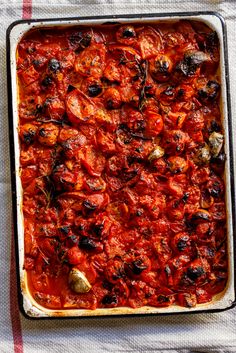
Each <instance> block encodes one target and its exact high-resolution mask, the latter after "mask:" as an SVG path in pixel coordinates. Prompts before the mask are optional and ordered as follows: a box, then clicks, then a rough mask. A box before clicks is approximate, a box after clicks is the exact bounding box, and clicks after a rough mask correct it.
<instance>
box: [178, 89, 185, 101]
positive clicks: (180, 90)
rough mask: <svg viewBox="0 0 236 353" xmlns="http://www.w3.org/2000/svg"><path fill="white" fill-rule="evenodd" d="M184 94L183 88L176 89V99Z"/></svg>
mask: <svg viewBox="0 0 236 353" xmlns="http://www.w3.org/2000/svg"><path fill="white" fill-rule="evenodd" d="M184 94H185V90H184V89H183V88H180V89H179V90H178V92H177V97H176V98H177V99H178V98H182V97H183V96H184Z"/></svg>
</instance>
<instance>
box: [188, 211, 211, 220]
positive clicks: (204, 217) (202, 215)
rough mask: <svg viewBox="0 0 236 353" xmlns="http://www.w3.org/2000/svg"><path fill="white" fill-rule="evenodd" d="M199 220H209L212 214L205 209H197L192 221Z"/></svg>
mask: <svg viewBox="0 0 236 353" xmlns="http://www.w3.org/2000/svg"><path fill="white" fill-rule="evenodd" d="M198 220H203V221H209V220H210V215H209V213H208V212H204V211H197V212H195V213H194V214H193V215H192V218H191V221H193V222H194V221H198Z"/></svg>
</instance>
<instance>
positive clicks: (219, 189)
mask: <svg viewBox="0 0 236 353" xmlns="http://www.w3.org/2000/svg"><path fill="white" fill-rule="evenodd" d="M208 191H209V194H210V195H211V196H212V197H214V198H215V197H220V196H221V195H222V194H223V191H224V190H223V185H222V183H221V182H220V181H217V180H215V181H214V182H213V183H211V184H210V185H209V186H208Z"/></svg>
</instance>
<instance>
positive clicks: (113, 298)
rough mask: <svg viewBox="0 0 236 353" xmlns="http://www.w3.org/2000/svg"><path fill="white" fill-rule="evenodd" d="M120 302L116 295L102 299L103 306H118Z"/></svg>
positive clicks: (108, 295)
mask: <svg viewBox="0 0 236 353" xmlns="http://www.w3.org/2000/svg"><path fill="white" fill-rule="evenodd" d="M117 303H118V300H117V297H116V295H110V294H107V295H105V296H104V297H103V298H102V304H103V305H112V304H117Z"/></svg>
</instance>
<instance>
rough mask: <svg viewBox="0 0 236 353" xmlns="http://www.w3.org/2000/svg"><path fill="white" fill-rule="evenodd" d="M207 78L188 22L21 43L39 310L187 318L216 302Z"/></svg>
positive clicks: (215, 153)
mask: <svg viewBox="0 0 236 353" xmlns="http://www.w3.org/2000/svg"><path fill="white" fill-rule="evenodd" d="M218 66H219V43H218V38H217V34H216V33H215V32H212V30H211V29H210V28H208V27H206V26H205V25H203V24H200V23H199V22H191V23H190V22H188V21H180V22H176V23H171V24H168V23H159V24H155V25H138V24H134V25H122V26H120V25H114V26H107V27H106V26H104V27H93V28H90V27H72V28H68V29H63V30H61V29H55V28H52V29H38V30H37V29H36V30H32V31H30V32H29V33H28V34H27V35H25V36H24V37H23V38H22V40H21V41H20V43H19V45H18V53H17V73H18V81H19V119H20V120H19V121H20V123H19V136H20V140H21V153H20V163H21V180H22V187H23V212H24V227H25V238H24V239H25V263H24V269H25V270H26V272H27V277H28V283H29V288H30V291H31V293H32V296H33V297H34V299H35V300H36V301H37V302H38V303H39V304H41V305H42V306H44V307H47V308H51V309H62V308H64V309H66V308H85V309H96V308H104V307H105V308H110V307H117V306H129V307H132V308H137V307H141V306H144V305H149V306H154V307H165V306H169V305H172V304H177V305H181V306H186V307H194V306H195V305H196V304H197V303H206V302H210V301H211V300H212V296H213V295H214V294H216V293H219V292H221V291H222V290H223V289H224V287H225V285H226V282H227V251H226V226H225V218H226V211H225V201H224V195H225V186H224V180H223V172H224V162H225V153H224V147H223V132H222V125H221V113H220V109H219V98H220V79H219V76H218V74H217V70H218Z"/></svg>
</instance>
